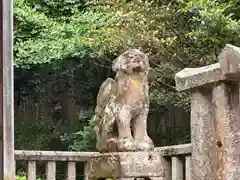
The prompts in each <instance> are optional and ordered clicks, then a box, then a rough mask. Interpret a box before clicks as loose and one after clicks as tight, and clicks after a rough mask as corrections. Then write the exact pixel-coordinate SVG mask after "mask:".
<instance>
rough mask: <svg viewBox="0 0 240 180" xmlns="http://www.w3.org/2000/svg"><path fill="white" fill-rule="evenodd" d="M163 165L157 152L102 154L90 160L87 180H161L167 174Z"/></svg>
mask: <svg viewBox="0 0 240 180" xmlns="http://www.w3.org/2000/svg"><path fill="white" fill-rule="evenodd" d="M163 163H164V162H163V160H162V156H161V155H159V153H158V152H120V153H104V154H102V155H99V156H95V157H91V158H90V161H89V169H88V178H89V179H98V178H131V177H132V178H134V177H162V178H163V177H166V176H167V173H168V172H167V169H164V168H163V166H162V164H163ZM169 170H170V168H169Z"/></svg>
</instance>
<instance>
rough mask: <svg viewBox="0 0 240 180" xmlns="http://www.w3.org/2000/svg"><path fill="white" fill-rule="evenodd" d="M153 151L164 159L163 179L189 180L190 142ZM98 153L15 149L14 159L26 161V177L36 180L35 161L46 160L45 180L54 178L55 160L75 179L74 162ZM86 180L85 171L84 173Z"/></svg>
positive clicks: (86, 159)
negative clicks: (65, 164)
mask: <svg viewBox="0 0 240 180" xmlns="http://www.w3.org/2000/svg"><path fill="white" fill-rule="evenodd" d="M155 151H157V152H159V154H161V155H162V157H163V158H164V160H165V163H164V164H163V165H165V167H164V168H165V170H166V172H165V174H167V176H165V177H166V178H165V179H164V180H190V179H191V174H190V157H191V156H190V155H191V144H183V145H176V146H168V147H158V148H156V149H155ZM96 155H99V153H98V152H67V151H25V150H15V160H16V161H27V162H28V170H27V179H28V180H36V168H37V167H36V162H37V161H43V162H46V180H56V162H59V161H62V162H66V163H67V175H66V179H67V180H76V163H77V162H85V167H86V166H87V165H88V160H89V158H90V157H92V156H96ZM84 179H85V180H87V179H88V176H87V173H86V172H85V173H84Z"/></svg>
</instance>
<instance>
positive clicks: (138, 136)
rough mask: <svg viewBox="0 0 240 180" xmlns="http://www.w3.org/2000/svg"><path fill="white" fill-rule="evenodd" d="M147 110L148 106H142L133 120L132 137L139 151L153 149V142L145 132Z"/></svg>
mask: <svg viewBox="0 0 240 180" xmlns="http://www.w3.org/2000/svg"><path fill="white" fill-rule="evenodd" d="M148 111H149V109H148V106H146V107H144V108H143V109H142V110H141V112H140V113H139V115H138V116H137V117H136V119H134V121H133V122H134V124H133V137H134V139H135V142H136V146H137V150H139V151H151V150H153V149H154V144H153V142H152V140H151V139H150V137H149V136H148V134H147V116H148Z"/></svg>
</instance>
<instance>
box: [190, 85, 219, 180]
mask: <svg viewBox="0 0 240 180" xmlns="http://www.w3.org/2000/svg"><path fill="white" fill-rule="evenodd" d="M213 110H214V108H213V106H212V89H211V88H200V89H196V91H194V92H193V93H192V97H191V143H192V173H193V174H192V180H200V179H201V180H216V170H215V169H216V163H215V162H216V161H215V160H216V158H217V156H216V141H215V126H214V122H215V120H214V114H213V113H214V112H213Z"/></svg>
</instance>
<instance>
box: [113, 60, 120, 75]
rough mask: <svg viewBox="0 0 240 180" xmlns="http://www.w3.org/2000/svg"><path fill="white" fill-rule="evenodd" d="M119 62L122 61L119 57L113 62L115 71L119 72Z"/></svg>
mask: <svg viewBox="0 0 240 180" xmlns="http://www.w3.org/2000/svg"><path fill="white" fill-rule="evenodd" d="M119 63H120V60H119V57H118V58H117V59H115V60H114V61H113V63H112V70H113V72H117V71H118V70H119V69H120V64H119Z"/></svg>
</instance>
